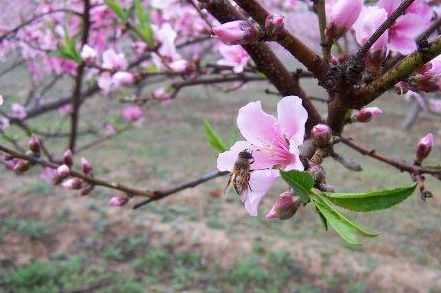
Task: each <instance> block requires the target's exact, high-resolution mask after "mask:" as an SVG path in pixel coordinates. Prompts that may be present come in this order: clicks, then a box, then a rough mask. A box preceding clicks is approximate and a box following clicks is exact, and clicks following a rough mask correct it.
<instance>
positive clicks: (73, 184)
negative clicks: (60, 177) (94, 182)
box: [61, 177, 83, 189]
mask: <svg viewBox="0 0 441 293" xmlns="http://www.w3.org/2000/svg"><path fill="white" fill-rule="evenodd" d="M61 185H62V186H63V187H64V188H67V189H81V187H83V181H81V179H79V178H76V177H75V178H71V179H67V180H66V181H64V182H63V183H62V184H61Z"/></svg>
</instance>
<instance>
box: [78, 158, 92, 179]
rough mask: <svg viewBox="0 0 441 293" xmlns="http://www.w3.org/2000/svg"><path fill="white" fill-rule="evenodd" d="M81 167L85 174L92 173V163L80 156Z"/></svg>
mask: <svg viewBox="0 0 441 293" xmlns="http://www.w3.org/2000/svg"><path fill="white" fill-rule="evenodd" d="M81 169H83V173H84V174H86V175H89V174H90V173H92V165H91V164H90V163H89V162H88V161H87V160H86V159H85V158H81Z"/></svg>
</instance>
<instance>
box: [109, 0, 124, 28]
mask: <svg viewBox="0 0 441 293" xmlns="http://www.w3.org/2000/svg"><path fill="white" fill-rule="evenodd" d="M104 3H105V4H106V5H107V7H109V8H110V10H112V11H113V12H114V13H115V14H116V15H117V16H118V17H119V18H120V19H121V21H122V22H123V23H126V22H127V19H128V14H127V12H126V11H125V10H124V9H123V8H122V6H121V3H120V2H119V0H104Z"/></svg>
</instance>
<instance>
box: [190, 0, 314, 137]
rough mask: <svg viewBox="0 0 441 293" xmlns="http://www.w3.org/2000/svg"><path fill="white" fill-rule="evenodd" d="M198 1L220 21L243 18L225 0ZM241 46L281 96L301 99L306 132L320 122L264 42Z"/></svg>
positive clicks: (300, 90)
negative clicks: (306, 118) (305, 112)
mask: <svg viewBox="0 0 441 293" xmlns="http://www.w3.org/2000/svg"><path fill="white" fill-rule="evenodd" d="M199 1H201V2H202V3H203V4H205V8H206V9H207V10H208V11H209V12H210V13H211V14H212V15H213V16H214V17H215V18H217V19H218V20H219V21H220V22H221V23H225V22H229V21H234V20H239V19H244V18H245V17H244V16H243V15H242V14H241V13H239V12H238V11H237V10H236V9H235V8H234V7H233V6H232V5H231V4H230V3H229V2H228V1H226V0H199ZM259 7H260V5H259ZM265 12H266V11H265ZM266 14H268V13H266ZM265 18H266V16H265ZM243 47H244V48H245V50H246V51H247V52H248V54H249V55H250V56H251V58H252V59H253V60H254V63H255V64H256V67H257V69H258V70H259V71H260V72H262V73H263V74H265V75H266V77H267V78H268V80H269V81H270V82H271V83H272V84H273V85H274V86H275V87H276V88H277V90H278V91H279V92H280V94H282V95H283V96H288V95H297V96H299V97H300V98H301V99H302V101H303V106H304V107H305V109H306V111H307V112H308V121H307V125H306V128H307V132H306V133H309V131H310V130H311V129H312V127H313V126H314V125H316V124H318V123H320V121H321V117H320V114H319V113H318V111H317V109H316V108H315V107H314V105H313V104H312V103H311V101H309V100H308V99H307V96H306V94H305V92H304V91H303V90H302V89H301V88H300V86H299V84H298V82H297V80H295V79H294V78H293V77H292V75H291V73H290V72H289V71H288V70H287V69H286V67H285V66H284V65H283V63H282V62H281V61H280V60H279V59H278V58H277V56H276V55H275V54H274V53H273V52H272V51H271V50H270V48H269V47H268V46H266V45H265V44H248V45H243ZM319 58H320V57H319Z"/></svg>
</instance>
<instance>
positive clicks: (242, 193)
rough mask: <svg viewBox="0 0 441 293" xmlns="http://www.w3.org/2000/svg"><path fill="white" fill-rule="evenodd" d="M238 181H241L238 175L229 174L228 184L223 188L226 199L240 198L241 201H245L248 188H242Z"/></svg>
mask: <svg viewBox="0 0 441 293" xmlns="http://www.w3.org/2000/svg"><path fill="white" fill-rule="evenodd" d="M240 182H242V181H241V176H240V175H235V174H231V175H230V179H229V180H228V184H227V186H226V187H225V190H224V195H225V197H226V199H227V200H237V199H240V201H241V202H245V200H246V198H247V194H248V190H247V187H245V188H244V186H243V185H240V184H239V183H240Z"/></svg>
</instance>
